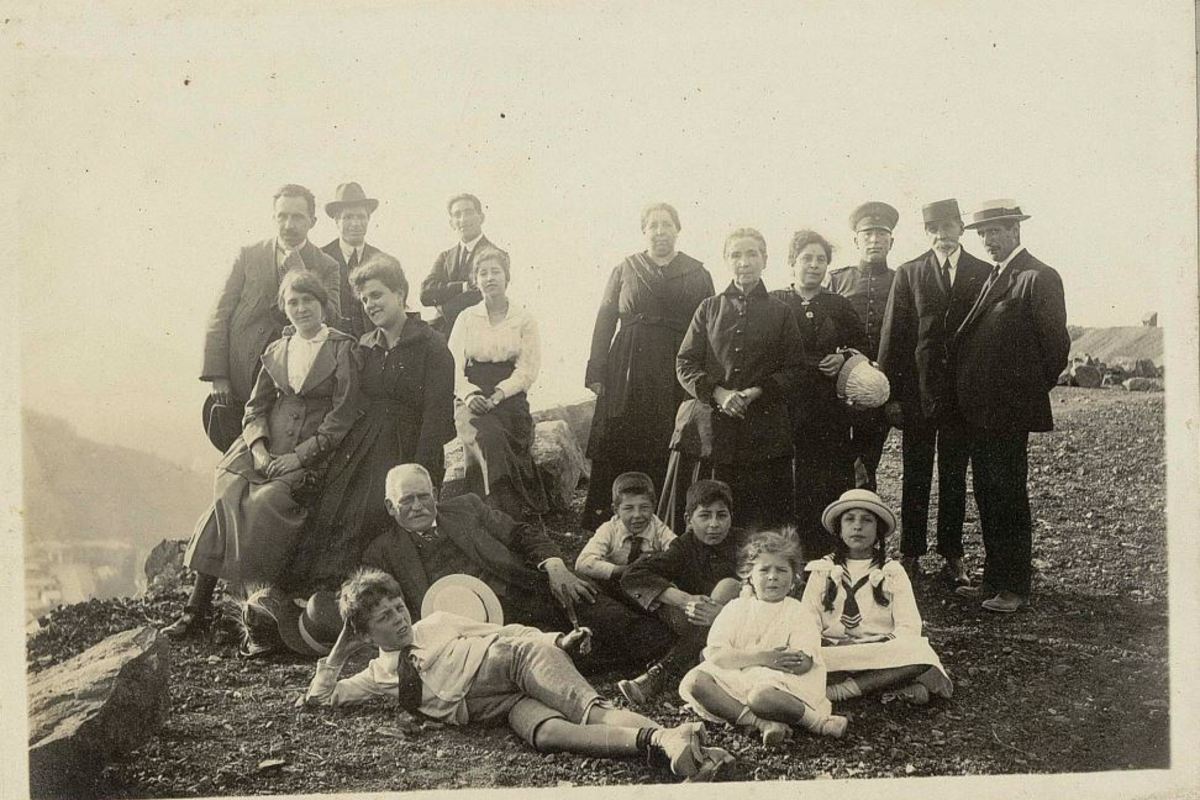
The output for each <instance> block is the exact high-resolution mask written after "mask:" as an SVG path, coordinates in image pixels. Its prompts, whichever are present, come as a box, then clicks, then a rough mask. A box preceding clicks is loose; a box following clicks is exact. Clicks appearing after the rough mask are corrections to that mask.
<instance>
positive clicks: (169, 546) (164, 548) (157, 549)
mask: <svg viewBox="0 0 1200 800" xmlns="http://www.w3.org/2000/svg"><path fill="white" fill-rule="evenodd" d="M187 546H188V543H187V542H186V541H184V540H183V539H163V540H162V541H161V542H159V543H158V544H156V545H154V548H153V549H151V551H150V553H149V554H148V555H147V556H146V560H145V561H144V562H143V563H142V574H143V575H144V576H145V577H144V579H142V580H139V581H138V588H139V589H140V590H141V591H142V592H143V593H146V594H148V593H154V592H159V591H164V590H168V591H169V590H173V589H178V588H179V586H180V583H181V581H182V578H183V575H184V573H185V572H186V567H184V566H183V554H184V553H185V552H186V551H187Z"/></svg>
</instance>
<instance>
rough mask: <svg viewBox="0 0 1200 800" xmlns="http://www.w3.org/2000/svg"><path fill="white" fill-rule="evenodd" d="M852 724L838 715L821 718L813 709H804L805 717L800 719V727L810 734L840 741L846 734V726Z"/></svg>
mask: <svg viewBox="0 0 1200 800" xmlns="http://www.w3.org/2000/svg"><path fill="white" fill-rule="evenodd" d="M849 724H850V720H848V719H846V718H845V717H842V716H838V715H837V714H830V715H829V716H824V717H823V716H821V715H820V714H818V713H817V712H816V711H814V710H813V709H811V708H806V709H804V716H803V717H801V718H800V725H801V726H802V727H803V728H804V730H806V731H808V732H809V733H815V734H817V735H818V736H832V737H833V738H835V739H840V738H842V736H844V735H845V734H846V726H847V725H849Z"/></svg>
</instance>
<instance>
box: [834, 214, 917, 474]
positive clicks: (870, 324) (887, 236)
mask: <svg viewBox="0 0 1200 800" xmlns="http://www.w3.org/2000/svg"><path fill="white" fill-rule="evenodd" d="M899 219H900V212H899V211H897V210H896V209H894V208H892V207H891V206H890V205H888V204H887V203H880V202H875V201H872V202H870V203H863V204H862V205H861V206H859V207H858V208H856V209H854V213H852V214H851V215H850V228H851V229H852V230H853V231H854V244H855V245H857V247H858V252H859V262H858V264H856V265H852V266H848V267H841V268H840V269H835V270H831V271H830V273H829V277H828V278H827V281H828V287H829V291H831V292H834V293H836V294H840V295H842V296H843V297H845V298H847V299H849V300H850V305H852V306H854V311H855V313H856V314H858V319H859V321H860V322H861V323H862V326H863V334H864V335H865V337H866V340H867V348H866V350H864V351H863V355H865V356H866V357H867V358H869V359H871V360H872V361H875V360H876V358H877V356H878V355H879V334H880V329H881V327H882V325H883V312H884V309H885V307H886V306H887V300H888V294H889V293H890V292H891V289H892V279H893V278H894V277H895V274H896V273H895V270H893V269H891V268H890V267H889V266H888V265H887V255H888V252H889V251H890V250H891V249H892V231H893V230H895V228H896V222H897V221H899ZM888 429H889V426H888V422H887V419H886V417H884V414H883V410H882V409H873V410H871V411H857V412H855V413H854V415H853V419H852V422H851V426H850V452H851V453H853V454H854V457H855V460H856V462H857V463H856V464H855V470H854V471H855V481H854V483H855V486H856V487H857V488H859V489H870V490H871V491H875V486H876V484H875V471H876V469H878V468H879V459H880V458H881V457H882V456H883V444H884V442H886V441H887V436H888ZM860 465H861V466H860Z"/></svg>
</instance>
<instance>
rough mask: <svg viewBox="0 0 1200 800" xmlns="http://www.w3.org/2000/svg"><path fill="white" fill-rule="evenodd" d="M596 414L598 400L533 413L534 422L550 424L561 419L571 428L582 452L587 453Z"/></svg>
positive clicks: (592, 399)
mask: <svg viewBox="0 0 1200 800" xmlns="http://www.w3.org/2000/svg"><path fill="white" fill-rule="evenodd" d="M595 412H596V398H594V397H593V398H591V399H588V400H582V401H580V402H578V403H571V404H570V405H565V406H552V407H550V408H543V409H539V410H538V411H535V412H533V421H534V422H550V421H552V420H556V419H561V420H563V421H564V422H566V423H567V425H569V426H570V427H571V434H572V435H573V436H574V437H575V442H576V443H577V444H578V445H579V449H580V450H581V451H584V452H586V451H587V442H588V436H589V435H591V432H592V416H593V415H594V414H595Z"/></svg>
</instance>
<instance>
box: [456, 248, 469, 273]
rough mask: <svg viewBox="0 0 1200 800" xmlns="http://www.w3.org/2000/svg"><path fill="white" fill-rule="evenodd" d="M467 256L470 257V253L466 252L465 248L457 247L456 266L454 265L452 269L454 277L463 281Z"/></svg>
mask: <svg viewBox="0 0 1200 800" xmlns="http://www.w3.org/2000/svg"><path fill="white" fill-rule="evenodd" d="M469 256H470V251H469V250H467V248H465V247H463V246H462V245H459V247H458V264H456V265H455V267H454V275H455V277H457V278H463V279H465V277H466V271H467V258H468V257H469Z"/></svg>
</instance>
